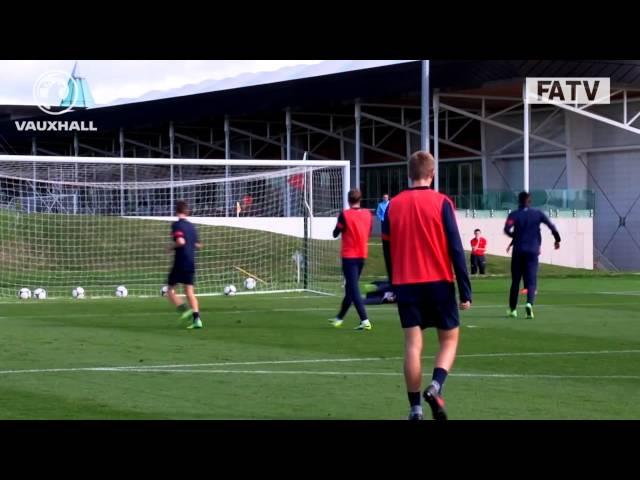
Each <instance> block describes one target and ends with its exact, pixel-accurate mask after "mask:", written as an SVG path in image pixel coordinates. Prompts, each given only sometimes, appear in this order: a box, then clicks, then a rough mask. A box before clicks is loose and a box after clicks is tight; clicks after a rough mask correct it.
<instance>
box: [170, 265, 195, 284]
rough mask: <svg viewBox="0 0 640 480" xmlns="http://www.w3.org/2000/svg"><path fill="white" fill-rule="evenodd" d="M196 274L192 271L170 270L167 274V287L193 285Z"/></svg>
mask: <svg viewBox="0 0 640 480" xmlns="http://www.w3.org/2000/svg"><path fill="white" fill-rule="evenodd" d="M195 277H196V272H195V271H194V270H179V269H176V268H173V269H171V271H170V272H169V278H168V279H167V285H169V286H170V287H173V286H175V285H177V284H178V283H181V284H183V285H193V284H194V283H195Z"/></svg>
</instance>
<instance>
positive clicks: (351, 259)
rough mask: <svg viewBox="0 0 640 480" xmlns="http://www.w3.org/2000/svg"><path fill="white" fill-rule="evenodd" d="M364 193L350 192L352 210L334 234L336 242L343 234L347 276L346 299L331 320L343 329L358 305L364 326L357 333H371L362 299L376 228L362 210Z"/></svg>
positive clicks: (356, 190) (352, 190) (367, 213)
mask: <svg viewBox="0 0 640 480" xmlns="http://www.w3.org/2000/svg"><path fill="white" fill-rule="evenodd" d="M361 198H362V193H360V190H358V189H357V188H353V189H351V190H350V191H349V196H348V201H349V208H348V209H347V210H344V211H343V212H342V213H341V214H340V216H339V217H338V223H337V224H336V228H335V229H334V230H333V238H338V235H340V234H342V271H343V273H344V280H345V284H344V298H343V299H342V305H341V307H340V311H339V312H338V315H336V318H335V319H332V320H329V322H330V323H331V325H333V326H334V327H336V328H339V327H341V326H342V321H343V320H342V319H343V318H344V316H345V315H346V314H347V311H348V310H349V307H350V306H351V304H352V303H354V304H355V306H356V310H357V311H358V315H359V316H360V325H358V326H357V327H356V328H355V329H356V330H371V322H370V321H369V319H368V317H367V311H366V310H365V308H364V302H363V301H362V296H361V295H360V287H359V286H358V282H359V281H360V274H361V273H362V269H363V268H364V262H365V260H366V259H367V256H368V254H369V235H371V226H372V224H373V222H372V218H371V212H370V211H369V210H367V209H361V208H360V199H361Z"/></svg>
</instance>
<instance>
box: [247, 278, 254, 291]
mask: <svg viewBox="0 0 640 480" xmlns="http://www.w3.org/2000/svg"><path fill="white" fill-rule="evenodd" d="M244 288H246V289H247V290H253V289H254V288H256V279H255V278H252V277H249V278H247V279H246V280H245V281H244Z"/></svg>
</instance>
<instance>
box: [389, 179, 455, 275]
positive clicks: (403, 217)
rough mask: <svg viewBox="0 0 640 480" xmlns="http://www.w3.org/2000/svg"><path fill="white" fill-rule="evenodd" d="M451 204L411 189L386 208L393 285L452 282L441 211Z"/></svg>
mask: <svg viewBox="0 0 640 480" xmlns="http://www.w3.org/2000/svg"><path fill="white" fill-rule="evenodd" d="M446 202H448V203H449V207H450V208H451V209H452V207H451V206H450V201H449V200H448V199H447V198H446V197H445V196H444V195H442V194H441V193H438V192H436V191H434V190H431V189H429V188H426V187H424V188H422V187H418V188H410V189H407V190H404V191H403V192H401V193H400V194H399V195H397V196H396V197H395V198H394V199H393V200H391V202H390V203H389V206H388V207H387V212H386V214H387V219H388V226H389V232H388V235H389V237H390V239H391V259H392V264H393V284H394V285H405V284H415V283H426V282H438V281H447V282H452V281H453V270H452V267H451V258H450V256H449V242H448V239H447V235H446V232H445V228H444V219H443V207H444V205H445V203H446Z"/></svg>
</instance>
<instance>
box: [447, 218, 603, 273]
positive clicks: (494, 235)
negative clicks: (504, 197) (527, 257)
mask: <svg viewBox="0 0 640 480" xmlns="http://www.w3.org/2000/svg"><path fill="white" fill-rule="evenodd" d="M457 217H458V228H459V230H460V236H461V237H462V244H463V246H464V248H465V250H467V251H471V245H470V243H469V242H471V239H472V238H473V231H474V230H475V229H476V228H479V229H480V230H482V236H483V237H485V238H486V239H487V253H488V254H490V255H497V256H501V257H506V256H508V255H507V252H506V248H507V246H508V245H509V242H510V241H511V240H510V239H509V237H507V236H506V235H505V234H504V232H503V230H502V229H503V228H504V222H505V217H502V218H497V217H494V218H471V217H465V213H464V212H461V211H458V213H457ZM551 221H552V222H553V223H554V224H555V226H556V228H557V229H558V231H559V232H560V237H561V238H562V242H561V248H560V250H554V248H553V244H554V241H553V236H552V235H551V232H550V231H549V229H548V228H547V227H546V226H544V225H543V226H542V227H541V231H542V254H541V255H540V262H541V263H547V264H550V265H561V266H564V267H572V268H585V269H588V270H593V219H592V218H552V219H551Z"/></svg>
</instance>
